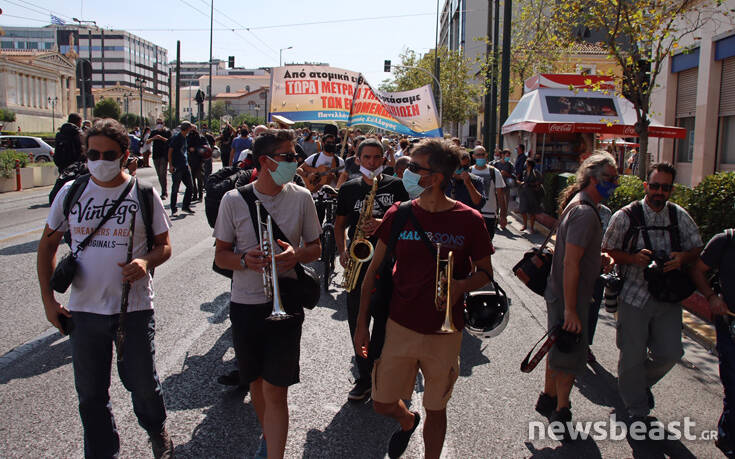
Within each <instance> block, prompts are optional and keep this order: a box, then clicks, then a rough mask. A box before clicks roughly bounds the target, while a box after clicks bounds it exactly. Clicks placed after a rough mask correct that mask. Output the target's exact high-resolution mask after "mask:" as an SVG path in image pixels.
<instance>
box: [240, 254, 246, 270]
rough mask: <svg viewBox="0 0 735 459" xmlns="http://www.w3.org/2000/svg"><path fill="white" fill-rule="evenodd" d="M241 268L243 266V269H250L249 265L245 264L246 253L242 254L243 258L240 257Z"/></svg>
mask: <svg viewBox="0 0 735 459" xmlns="http://www.w3.org/2000/svg"><path fill="white" fill-rule="evenodd" d="M240 266H242V269H248V265H247V264H246V263H245V254H244V253H243V254H242V256H240Z"/></svg>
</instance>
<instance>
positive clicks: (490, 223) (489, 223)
mask: <svg viewBox="0 0 735 459" xmlns="http://www.w3.org/2000/svg"><path fill="white" fill-rule="evenodd" d="M482 218H483V219H484V220H485V227H486V228H487V232H488V234H490V240H491V241H492V240H493V237H495V225H496V224H497V222H498V219H497V217H492V218H491V217H482Z"/></svg>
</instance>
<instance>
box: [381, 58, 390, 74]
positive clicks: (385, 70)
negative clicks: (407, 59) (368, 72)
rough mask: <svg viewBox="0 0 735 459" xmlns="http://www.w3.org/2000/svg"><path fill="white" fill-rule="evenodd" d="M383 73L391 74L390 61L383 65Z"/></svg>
mask: <svg viewBox="0 0 735 459" xmlns="http://www.w3.org/2000/svg"><path fill="white" fill-rule="evenodd" d="M383 71H384V72H388V73H390V60H386V61H385V62H384V63H383Z"/></svg>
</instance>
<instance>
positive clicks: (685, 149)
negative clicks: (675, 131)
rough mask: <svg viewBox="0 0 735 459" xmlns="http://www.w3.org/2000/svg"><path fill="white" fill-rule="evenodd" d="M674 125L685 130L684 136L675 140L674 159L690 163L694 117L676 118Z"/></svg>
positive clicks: (692, 156)
mask: <svg viewBox="0 0 735 459" xmlns="http://www.w3.org/2000/svg"><path fill="white" fill-rule="evenodd" d="M676 125H677V126H679V127H683V128H684V129H686V130H687V133H686V136H685V137H684V138H683V139H678V140H677V142H676V160H677V161H678V162H680V163H691V162H692V159H694V117H693V116H691V117H687V118H677V119H676Z"/></svg>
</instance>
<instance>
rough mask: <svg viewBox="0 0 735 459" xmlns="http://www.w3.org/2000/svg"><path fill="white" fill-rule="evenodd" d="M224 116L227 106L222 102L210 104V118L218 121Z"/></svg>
mask: <svg viewBox="0 0 735 459" xmlns="http://www.w3.org/2000/svg"><path fill="white" fill-rule="evenodd" d="M225 115H227V106H226V105H225V103H224V101H221V100H220V101H217V102H215V103H214V104H212V118H217V119H220V118H222V117H223V116H225Z"/></svg>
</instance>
